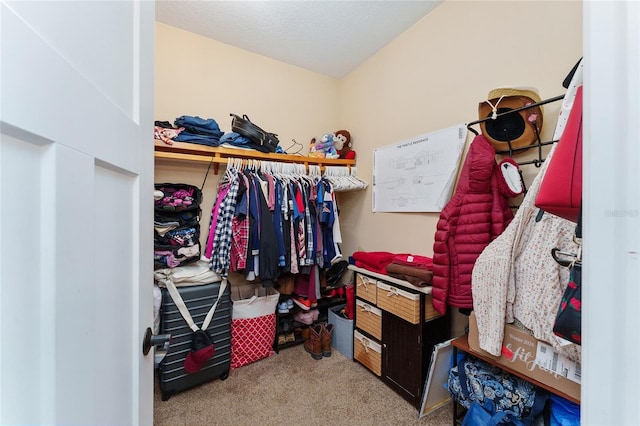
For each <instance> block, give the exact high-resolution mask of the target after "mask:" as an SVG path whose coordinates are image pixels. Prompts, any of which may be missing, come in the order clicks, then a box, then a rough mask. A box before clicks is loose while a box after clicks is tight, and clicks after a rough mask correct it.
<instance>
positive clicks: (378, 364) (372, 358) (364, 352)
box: [353, 330, 382, 376]
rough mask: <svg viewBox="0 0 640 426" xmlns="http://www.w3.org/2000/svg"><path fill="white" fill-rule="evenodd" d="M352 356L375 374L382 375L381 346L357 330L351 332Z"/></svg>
mask: <svg viewBox="0 0 640 426" xmlns="http://www.w3.org/2000/svg"><path fill="white" fill-rule="evenodd" d="M353 356H354V358H355V359H357V360H358V361H359V362H360V363H361V364H362V365H364V366H365V367H367V368H368V369H369V370H371V371H372V372H373V373H374V374H375V375H376V376H380V375H382V346H380V344H379V343H378V342H375V341H373V340H372V339H369V338H368V337H365V336H364V335H362V333H359V332H358V330H355V331H354V332H353Z"/></svg>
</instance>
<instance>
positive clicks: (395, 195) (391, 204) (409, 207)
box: [372, 124, 468, 212]
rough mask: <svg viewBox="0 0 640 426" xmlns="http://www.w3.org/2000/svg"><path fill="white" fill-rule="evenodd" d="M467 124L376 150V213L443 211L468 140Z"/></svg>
mask: <svg viewBox="0 0 640 426" xmlns="http://www.w3.org/2000/svg"><path fill="white" fill-rule="evenodd" d="M467 132H468V131H467V127H466V126H465V125H464V124H460V125H456V126H452V127H449V128H446V129H442V130H439V131H436V132H433V133H427V134H424V135H420V136H417V137H414V138H411V139H407V140H404V141H402V142H398V143H396V144H393V145H387V146H384V147H382V148H378V149H375V150H374V151H373V185H372V187H373V211H374V212H440V211H441V210H442V209H443V208H444V206H445V205H446V204H447V202H448V201H449V199H450V197H451V193H452V190H453V184H454V182H455V179H456V176H457V173H458V167H459V165H460V157H461V155H462V151H463V149H464V144H465V141H466V139H467Z"/></svg>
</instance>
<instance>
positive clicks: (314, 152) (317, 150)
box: [309, 133, 339, 158]
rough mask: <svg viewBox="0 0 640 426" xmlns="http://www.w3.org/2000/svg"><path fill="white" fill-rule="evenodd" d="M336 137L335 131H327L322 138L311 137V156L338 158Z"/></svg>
mask: <svg viewBox="0 0 640 426" xmlns="http://www.w3.org/2000/svg"><path fill="white" fill-rule="evenodd" d="M334 137H335V135H334V134H333V133H327V134H325V135H323V136H322V137H321V138H320V140H316V138H313V139H311V144H310V145H309V157H318V158H338V157H339V154H338V152H337V151H336V147H335V145H334Z"/></svg>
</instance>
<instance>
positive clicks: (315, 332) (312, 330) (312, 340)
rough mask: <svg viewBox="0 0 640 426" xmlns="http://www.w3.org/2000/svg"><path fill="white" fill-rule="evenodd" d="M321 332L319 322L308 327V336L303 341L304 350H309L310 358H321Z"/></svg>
mask: <svg viewBox="0 0 640 426" xmlns="http://www.w3.org/2000/svg"><path fill="white" fill-rule="evenodd" d="M321 332H322V325H321V324H316V325H314V326H312V327H309V338H308V339H307V340H305V342H304V350H305V351H307V352H309V353H310V354H311V358H313V359H315V360H320V359H322V342H321V341H320V333H321Z"/></svg>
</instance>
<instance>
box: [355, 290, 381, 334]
mask: <svg viewBox="0 0 640 426" xmlns="http://www.w3.org/2000/svg"><path fill="white" fill-rule="evenodd" d="M356 327H357V328H359V329H360V330H363V331H366V332H367V333H369V334H370V335H372V336H373V337H375V338H376V339H378V340H380V339H382V311H381V310H380V309H378V308H376V307H375V306H371V305H370V304H369V303H367V302H364V301H362V300H359V299H356Z"/></svg>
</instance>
